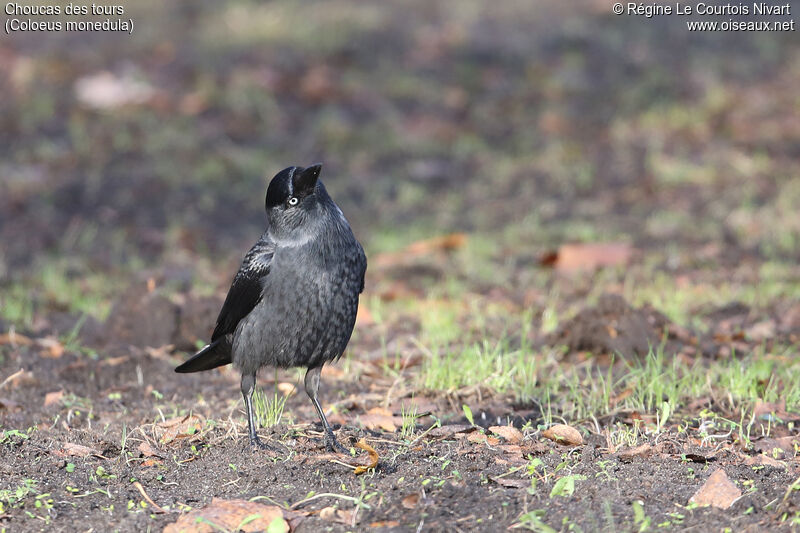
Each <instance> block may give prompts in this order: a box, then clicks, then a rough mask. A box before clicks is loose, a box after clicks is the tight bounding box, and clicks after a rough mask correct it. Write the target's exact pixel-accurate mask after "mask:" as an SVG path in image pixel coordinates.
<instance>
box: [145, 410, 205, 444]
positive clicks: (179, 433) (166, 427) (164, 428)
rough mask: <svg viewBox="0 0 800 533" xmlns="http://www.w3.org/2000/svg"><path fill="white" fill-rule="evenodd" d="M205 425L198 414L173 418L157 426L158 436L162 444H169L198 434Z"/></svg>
mask: <svg viewBox="0 0 800 533" xmlns="http://www.w3.org/2000/svg"><path fill="white" fill-rule="evenodd" d="M202 427H203V419H202V418H200V416H198V415H186V416H183V417H176V418H171V419H169V420H167V421H165V422H160V423H158V424H156V426H155V433H156V436H157V438H158V440H159V442H160V443H161V444H169V443H170V442H172V441H174V440H176V439H183V438H186V437H191V436H193V435H195V434H197V433H198V432H199V431H200V430H201V429H202Z"/></svg>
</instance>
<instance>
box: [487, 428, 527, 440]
mask: <svg viewBox="0 0 800 533" xmlns="http://www.w3.org/2000/svg"><path fill="white" fill-rule="evenodd" d="M489 431H491V432H492V433H494V434H495V435H500V436H501V437H503V438H504V439H505V440H506V441H508V442H510V443H511V444H519V443H520V442H522V437H523V435H522V432H521V431H520V430H518V429H517V428H515V427H514V426H492V427H490V428H489Z"/></svg>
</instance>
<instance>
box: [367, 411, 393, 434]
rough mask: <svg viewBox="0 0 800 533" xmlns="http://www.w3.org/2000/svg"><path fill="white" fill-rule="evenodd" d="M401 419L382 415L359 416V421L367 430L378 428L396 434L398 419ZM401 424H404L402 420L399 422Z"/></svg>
mask: <svg viewBox="0 0 800 533" xmlns="http://www.w3.org/2000/svg"><path fill="white" fill-rule="evenodd" d="M397 418H400V417H394V416H387V415H381V414H366V415H359V416H358V418H357V420H358V422H359V423H361V425H362V426H364V427H365V428H367V429H371V430H373V431H374V430H376V429H378V428H380V429H382V430H384V431H388V432H390V433H394V432H395V431H397V425H396V424H395V422H396V419H397ZM399 422H400V424H402V423H403V420H402V418H401V419H400V420H399Z"/></svg>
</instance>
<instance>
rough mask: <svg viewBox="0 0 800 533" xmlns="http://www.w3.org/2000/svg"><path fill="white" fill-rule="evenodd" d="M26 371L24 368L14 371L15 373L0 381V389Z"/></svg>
mask: <svg viewBox="0 0 800 533" xmlns="http://www.w3.org/2000/svg"><path fill="white" fill-rule="evenodd" d="M24 373H25V370H23V369H22V368H20V369H19V370H18V371H17V372H14V373H13V374H11V375H10V376H8V377H7V378H6V379H4V380H3V382H2V383H0V389H2V388H3V387H5V386H6V385H8V384H9V383H11V382H12V381H14V380H15V379H17V378H18V377H20V376H21V375H22V374H24Z"/></svg>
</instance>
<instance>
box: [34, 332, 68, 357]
mask: <svg viewBox="0 0 800 533" xmlns="http://www.w3.org/2000/svg"><path fill="white" fill-rule="evenodd" d="M36 344H38V345H39V347H40V348H42V349H41V350H40V351H39V355H41V356H42V357H46V358H48V359H58V358H59V357H61V356H62V355H64V345H63V344H61V343H60V342H59V341H58V339H56V338H55V337H45V338H43V339H38V340H37V341H36Z"/></svg>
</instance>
